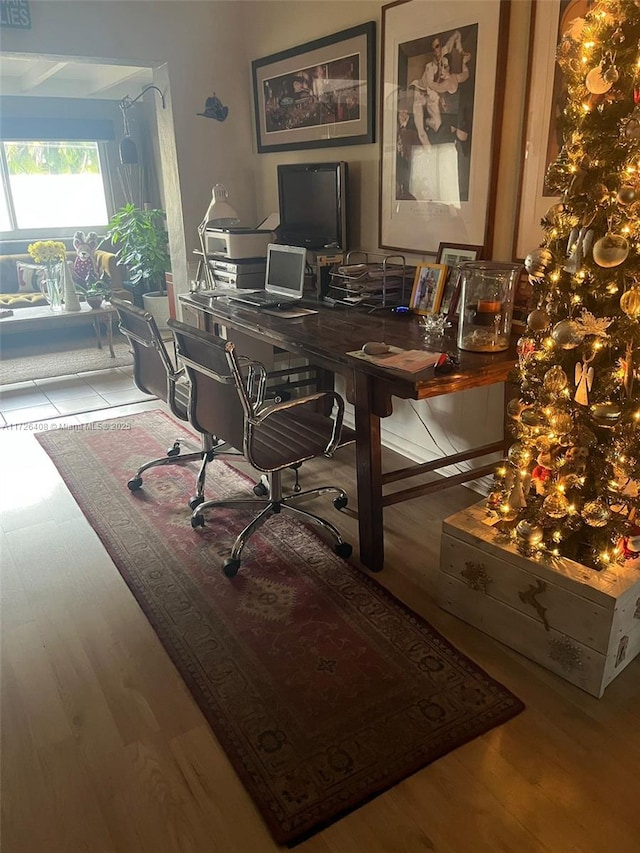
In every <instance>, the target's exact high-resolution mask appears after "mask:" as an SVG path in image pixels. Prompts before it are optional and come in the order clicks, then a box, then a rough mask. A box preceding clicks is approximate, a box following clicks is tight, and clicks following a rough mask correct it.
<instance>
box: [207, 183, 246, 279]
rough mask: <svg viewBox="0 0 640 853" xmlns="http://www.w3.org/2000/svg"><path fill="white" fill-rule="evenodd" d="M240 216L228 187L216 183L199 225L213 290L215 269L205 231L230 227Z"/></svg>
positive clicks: (237, 221)
mask: <svg viewBox="0 0 640 853" xmlns="http://www.w3.org/2000/svg"><path fill="white" fill-rule="evenodd" d="M239 222H240V217H239V216H238V214H237V212H236V211H235V209H234V208H233V207H232V206H231V204H230V203H229V194H228V193H227V190H226V187H224V186H223V185H222V184H216V185H215V186H214V188H213V190H212V191H211V202H210V203H209V207H208V208H207V212H206V213H205V215H204V219H203V220H202V222H201V223H200V225H198V237H199V238H200V249H201V251H202V261H203V263H204V270H205V277H206V280H207V285H208V286H209V287H210V288H211V289H212V290H213V288H214V287H215V281H214V279H213V271H212V270H211V267H210V266H209V261H208V258H207V246H206V240H205V232H206V230H207V228H210V227H212V228H230V227H231V226H232V225H238V224H239Z"/></svg>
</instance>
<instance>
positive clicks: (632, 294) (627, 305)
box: [620, 287, 640, 320]
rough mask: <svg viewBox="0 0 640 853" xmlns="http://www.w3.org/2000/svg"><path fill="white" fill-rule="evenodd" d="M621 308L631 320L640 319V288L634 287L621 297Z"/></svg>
mask: <svg viewBox="0 0 640 853" xmlns="http://www.w3.org/2000/svg"><path fill="white" fill-rule="evenodd" d="M620 308H621V309H622V310H623V311H624V313H625V314H626V315H627V317H629V318H630V319H631V320H637V319H638V318H640V288H638V287H632V288H630V289H629V290H627V291H626V292H625V293H623V294H622V296H621V297H620Z"/></svg>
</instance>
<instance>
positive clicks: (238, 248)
mask: <svg viewBox="0 0 640 853" xmlns="http://www.w3.org/2000/svg"><path fill="white" fill-rule="evenodd" d="M269 243H273V231H272V230H271V229H264V228H259V227H258V228H242V227H240V226H234V227H231V228H213V227H207V228H206V229H205V232H204V244H205V252H206V254H207V256H209V255H215V256H217V257H220V258H229V259H231V260H240V259H242V258H266V256H267V246H268V245H269Z"/></svg>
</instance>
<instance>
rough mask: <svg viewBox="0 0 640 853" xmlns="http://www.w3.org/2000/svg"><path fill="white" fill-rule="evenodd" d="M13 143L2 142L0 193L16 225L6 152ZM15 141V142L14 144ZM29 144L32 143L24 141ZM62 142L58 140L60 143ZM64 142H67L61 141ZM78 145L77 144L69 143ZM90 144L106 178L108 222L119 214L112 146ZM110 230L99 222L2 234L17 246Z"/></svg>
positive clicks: (100, 142)
mask: <svg viewBox="0 0 640 853" xmlns="http://www.w3.org/2000/svg"><path fill="white" fill-rule="evenodd" d="M8 141H10V140H5V139H0V143H1V144H0V174H1V176H2V187H0V191H2V192H3V193H4V194H5V199H6V203H7V209H8V212H9V218H10V220H11V222H12V224H15V221H16V216H15V208H14V204H13V196H12V193H11V185H10V183H9V169H8V165H7V158H6V153H5V148H4V143H5V142H8ZM11 141H13V140H11ZM23 141H25V142H29V141H32V140H23ZM56 141H58V140H56ZM59 141H61V142H64V141H65V140H59ZM68 141H69V142H74V141H76V140H68ZM86 141H87V142H94V143H95V144H96V146H97V149H98V160H99V163H100V174H101V175H102V185H103V188H104V195H105V202H106V207H107V219H108V220H109V219H111V217H112V216H113V214H114V213H115V203H114V197H113V183H112V177H111V168H110V158H109V143H108V142H107V141H105V140H100V139H88V140H86ZM106 228H107V223H101V224H96V223H95V222H77V223H75V224H74V225H65V226H62V227H59V228H15V229H11V230H8V231H1V230H0V241H2V242H12V243H17V242H19V241H24V240H29V241H32V240H55V239H64V238H67V239H68V238H69V235H70V233H71V234H73V233H74V232H75V231H78V230H82V231H85V232H86V231H101V230H102V231H104V230H105V229H106Z"/></svg>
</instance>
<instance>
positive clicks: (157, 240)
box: [105, 204, 171, 326]
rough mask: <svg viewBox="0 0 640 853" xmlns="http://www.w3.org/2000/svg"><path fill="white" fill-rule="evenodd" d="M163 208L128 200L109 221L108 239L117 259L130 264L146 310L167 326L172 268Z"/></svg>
mask: <svg viewBox="0 0 640 853" xmlns="http://www.w3.org/2000/svg"><path fill="white" fill-rule="evenodd" d="M165 219H166V214H165V212H164V211H163V210H157V209H154V208H144V209H143V210H141V209H140V208H139V207H136V205H135V204H125V206H124V207H122V208H120V210H119V211H117V213H115V214H114V215H113V216H112V217H111V220H110V221H109V227H108V229H107V233H106V235H105V239H106V240H109V241H110V242H111V245H112V246H113V249H114V251H115V253H116V255H117V257H118V261H119V262H120V263H121V264H123V265H124V266H126V267H127V270H128V278H129V281H130V282H131V283H132V285H133V286H134V293H135V291H136V290H137V291H138V292H139V293H141V294H142V300H143V305H144V308H145V310H147V311H149V313H150V314H153V316H154V317H155V319H156V323H157V324H158V326H166V324H167V318H168V317H169V297H168V295H167V291H166V286H165V273H166V272H167V270H168V269H170V265H171V259H170V256H169V238H168V235H167V231H166V228H165Z"/></svg>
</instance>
